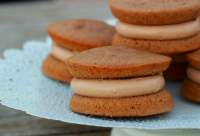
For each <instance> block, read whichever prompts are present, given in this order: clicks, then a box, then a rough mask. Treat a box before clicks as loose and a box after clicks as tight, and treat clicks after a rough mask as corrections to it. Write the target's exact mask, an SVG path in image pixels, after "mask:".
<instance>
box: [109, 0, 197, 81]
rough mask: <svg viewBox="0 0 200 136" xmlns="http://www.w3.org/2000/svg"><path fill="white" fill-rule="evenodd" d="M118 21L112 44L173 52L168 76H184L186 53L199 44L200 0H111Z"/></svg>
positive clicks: (164, 52)
mask: <svg viewBox="0 0 200 136" xmlns="http://www.w3.org/2000/svg"><path fill="white" fill-rule="evenodd" d="M110 8H111V11H112V13H113V15H114V16H116V17H117V18H118V19H119V21H118V23H117V25H116V30H117V34H116V35H115V36H114V38H113V43H112V44H113V45H126V46H130V47H133V48H136V49H142V50H147V51H151V52H155V53H160V54H166V55H168V56H172V58H173V60H172V64H171V66H170V68H169V69H168V71H167V72H166V76H167V77H169V78H170V79H173V80H177V79H183V78H184V77H185V75H186V72H185V69H186V67H187V63H186V59H185V54H187V53H189V52H191V51H194V50H196V49H198V48H199V47H200V33H199V28H200V22H199V17H198V16H199V11H200V1H199V0H153V1H149V0H110Z"/></svg>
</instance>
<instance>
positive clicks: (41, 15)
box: [0, 0, 112, 136]
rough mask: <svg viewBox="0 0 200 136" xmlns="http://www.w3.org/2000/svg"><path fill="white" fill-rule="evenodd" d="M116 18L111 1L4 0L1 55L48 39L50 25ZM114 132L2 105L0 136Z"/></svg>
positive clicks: (1, 5) (93, 135)
mask: <svg viewBox="0 0 200 136" xmlns="http://www.w3.org/2000/svg"><path fill="white" fill-rule="evenodd" d="M111 17H112V15H111V13H110V11H109V8H108V1H107V0H0V54H1V55H2V52H3V51H4V50H5V49H7V48H21V47H22V45H23V43H24V42H25V41H28V40H43V41H44V40H45V39H46V37H47V33H46V26H47V24H48V23H49V22H53V21H57V20H63V19H72V18H91V19H98V20H105V19H109V18H111ZM109 133H110V129H107V128H98V127H89V126H80V125H72V124H66V123H61V122H57V121H50V120H45V119H40V118H36V117H31V116H29V115H26V114H25V113H23V112H20V111H16V110H14V109H10V108H7V107H4V106H2V105H0V136H108V135H109Z"/></svg>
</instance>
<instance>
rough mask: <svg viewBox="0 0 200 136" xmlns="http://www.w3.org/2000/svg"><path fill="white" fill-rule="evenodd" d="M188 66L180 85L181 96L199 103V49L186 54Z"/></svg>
mask: <svg viewBox="0 0 200 136" xmlns="http://www.w3.org/2000/svg"><path fill="white" fill-rule="evenodd" d="M187 60H188V62H189V64H190V67H189V68H188V69H187V79H186V80H185V81H184V83H183V85H182V90H181V93H182V96H183V97H185V98H186V99H188V100H191V101H194V102H198V103H200V50H198V51H196V52H194V53H191V54H188V56H187Z"/></svg>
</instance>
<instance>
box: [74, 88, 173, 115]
mask: <svg viewBox="0 0 200 136" xmlns="http://www.w3.org/2000/svg"><path fill="white" fill-rule="evenodd" d="M70 107H71V109H72V111H73V112H77V113H81V114H87V115H95V116H105V117H144V116H150V115H156V114H161V113H166V112H169V111H171V110H172V108H173V100H172V97H171V95H170V94H169V93H168V91H166V90H162V91H160V92H158V93H154V94H150V95H143V96H137V97H125V98H111V99H108V98H94V97H85V96H80V95H74V96H73V97H72V100H71V103H70Z"/></svg>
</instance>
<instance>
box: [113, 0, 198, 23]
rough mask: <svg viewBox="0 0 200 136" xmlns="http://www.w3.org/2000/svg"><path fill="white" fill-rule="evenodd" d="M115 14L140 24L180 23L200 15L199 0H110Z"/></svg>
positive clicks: (127, 20)
mask: <svg viewBox="0 0 200 136" xmlns="http://www.w3.org/2000/svg"><path fill="white" fill-rule="evenodd" d="M110 8H111V11H112V13H113V15H114V16H116V17H117V18H118V19H119V20H121V21H122V22H126V23H129V24H140V25H166V24H178V23H182V22H187V21H190V20H194V19H195V18H196V17H198V15H199V11H200V1H199V0H151V1H150V0H110Z"/></svg>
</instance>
